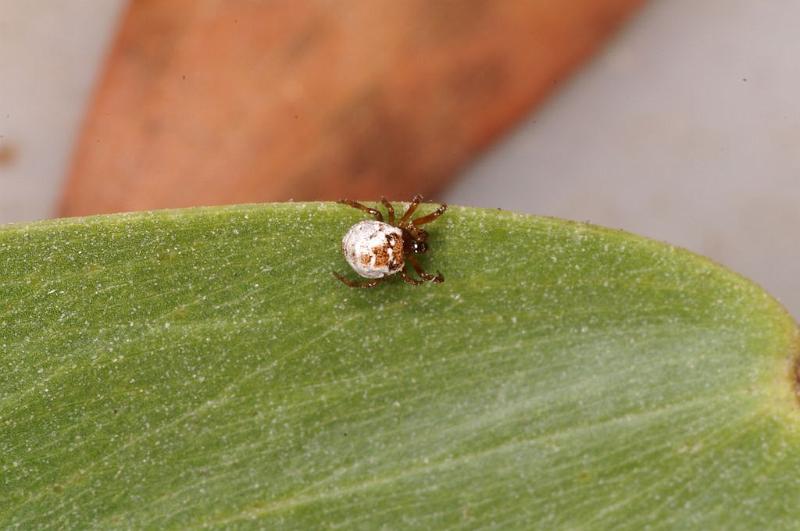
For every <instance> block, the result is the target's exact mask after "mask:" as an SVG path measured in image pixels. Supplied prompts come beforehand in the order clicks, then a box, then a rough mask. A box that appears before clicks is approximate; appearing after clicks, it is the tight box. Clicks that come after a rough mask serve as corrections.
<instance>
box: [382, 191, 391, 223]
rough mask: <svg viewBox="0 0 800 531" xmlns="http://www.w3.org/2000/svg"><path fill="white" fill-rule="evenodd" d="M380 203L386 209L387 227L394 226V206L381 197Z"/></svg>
mask: <svg viewBox="0 0 800 531" xmlns="http://www.w3.org/2000/svg"><path fill="white" fill-rule="evenodd" d="M381 203H383V206H385V207H386V212H387V213H388V214H389V225H394V206H392V204H391V203H390V202H389V201H388V200H387V199H386V198H385V197H383V196H381Z"/></svg>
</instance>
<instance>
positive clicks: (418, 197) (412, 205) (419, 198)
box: [397, 194, 422, 227]
mask: <svg viewBox="0 0 800 531" xmlns="http://www.w3.org/2000/svg"><path fill="white" fill-rule="evenodd" d="M421 201H422V196H421V195H419V194H417V195H415V196H414V199H412V200H411V203H410V204H409V205H408V209H407V210H406V213H405V214H403V217H402V218H400V221H398V222H397V224H398V225H399V226H401V227H402V226H403V225H404V224H405V223H407V222H408V220H409V219H411V215H412V214H413V213H414V211H415V210H416V209H417V207H418V206H419V204H420V202H421Z"/></svg>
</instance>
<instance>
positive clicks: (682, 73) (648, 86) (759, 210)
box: [0, 0, 800, 316]
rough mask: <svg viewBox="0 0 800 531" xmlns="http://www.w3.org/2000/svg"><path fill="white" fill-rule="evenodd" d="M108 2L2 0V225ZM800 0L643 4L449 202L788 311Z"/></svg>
mask: <svg viewBox="0 0 800 531" xmlns="http://www.w3.org/2000/svg"><path fill="white" fill-rule="evenodd" d="M122 6H123V2H122V1H120V0H102V1H101V0H49V1H42V2H35V3H34V2H24V1H21V0H0V223H2V222H11V221H24V220H32V219H40V218H45V217H49V216H51V215H52V212H53V211H54V210H53V208H54V203H55V201H56V198H57V197H58V195H59V192H60V187H61V183H62V180H63V178H64V175H65V173H66V171H67V166H68V164H69V155H70V153H71V150H72V146H73V143H74V141H75V138H76V135H77V132H78V129H79V126H80V119H81V116H82V115H83V112H84V109H85V106H86V103H87V101H88V98H89V96H90V94H91V90H92V86H93V83H94V81H95V78H96V76H97V71H98V67H99V65H100V63H101V61H102V58H103V55H104V53H105V51H106V50H107V47H108V44H109V40H110V38H111V36H112V35H113V32H114V29H115V25H116V24H117V22H118V19H119V15H120V13H121V10H122ZM798 21H800V1H797V0H769V1H766V2H756V1H753V0H703V1H702V2H697V1H692V0H663V1H661V2H657V3H651V4H649V5H648V7H646V8H645V9H644V10H643V11H642V12H641V13H640V14H639V16H637V17H636V18H635V19H634V20H633V21H632V22H631V23H630V24H629V25H628V26H627V27H626V29H625V30H623V32H622V33H621V34H620V35H619V36H617V37H616V38H615V39H614V41H613V42H612V43H611V44H610V45H609V46H608V47H607V49H606V50H605V51H604V52H602V53H601V54H600V55H599V56H598V57H597V58H596V59H595V60H594V61H593V62H592V63H591V64H589V65H588V66H586V67H585V68H584V69H583V70H582V71H581V72H579V73H578V74H577V75H576V76H574V77H573V78H572V79H571V80H570V81H569V82H568V83H567V84H566V86H565V87H562V90H560V91H559V92H558V93H557V94H556V96H554V97H553V98H552V99H551V101H549V102H548V104H547V105H546V106H545V107H544V108H543V109H541V110H540V111H539V112H538V113H537V114H536V115H535V116H533V117H531V118H530V119H529V120H528V121H527V123H524V124H523V125H521V127H519V128H518V130H517V131H516V132H515V133H514V134H512V135H510V136H509V137H508V138H507V139H506V140H505V141H503V142H502V143H500V144H499V145H497V146H496V147H495V148H493V149H492V150H491V151H490V152H489V153H487V154H486V155H485V156H484V157H483V158H482V159H481V160H480V161H479V162H478V163H477V164H475V165H474V166H473V167H471V168H469V169H468V170H467V171H466V172H464V175H463V179H462V180H461V181H460V182H458V183H457V184H456V185H455V186H454V187H453V188H452V189H451V190H450V191H449V192H448V193H447V194H446V197H445V198H446V199H447V200H448V201H450V202H452V203H461V204H467V205H476V206H489V207H502V208H505V209H510V210H517V211H522V212H530V213H536V214H546V215H554V216H559V217H565V218H571V219H579V220H588V221H591V222H593V223H597V224H601V225H607V226H611V227H619V228H624V229H626V230H629V231H632V232H637V233H640V234H644V235H646V236H650V237H653V238H657V239H660V240H665V241H669V242H671V243H674V244H677V245H681V246H684V247H687V248H689V249H692V250H694V251H697V252H699V253H702V254H705V255H708V256H710V257H712V258H714V259H715V260H717V261H719V262H722V263H724V264H726V265H728V266H729V267H731V268H733V269H734V270H737V271H739V272H740V273H742V274H744V275H746V276H749V277H751V278H753V279H755V280H756V281H758V282H759V283H761V284H762V285H763V286H765V287H766V288H767V289H768V290H769V291H771V292H772V293H773V294H774V295H776V296H777V297H778V298H779V299H781V300H782V301H783V302H784V303H785V304H786V305H787V307H789V308H790V310H791V311H792V312H793V313H794V315H795V316H797V315H800V275H799V274H798V264H800V246H798V245H797V244H796V236H795V232H796V227H798V226H800V208H798V206H800V59H798V52H800V37H798V34H800V25H798Z"/></svg>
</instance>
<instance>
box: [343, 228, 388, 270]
mask: <svg viewBox="0 0 800 531" xmlns="http://www.w3.org/2000/svg"><path fill="white" fill-rule="evenodd" d="M342 252H343V253H344V257H345V260H347V263H348V264H350V267H352V268H353V270H354V271H355V272H356V273H358V274H359V275H361V276H362V277H365V278H380V277H385V276H389V275H393V274H395V273H397V272H398V271H400V270H401V269H403V231H401V230H400V229H398V228H397V227H394V226H392V225H389V224H388V223H383V222H382V221H360V222H358V223H356V224H355V225H353V226H352V227H350V230H348V231H347V234H345V235H344V238H342Z"/></svg>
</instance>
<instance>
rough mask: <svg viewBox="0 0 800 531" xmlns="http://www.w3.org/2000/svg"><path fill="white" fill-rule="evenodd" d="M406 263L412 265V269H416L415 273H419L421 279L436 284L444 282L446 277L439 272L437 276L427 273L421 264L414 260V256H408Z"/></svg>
mask: <svg viewBox="0 0 800 531" xmlns="http://www.w3.org/2000/svg"><path fill="white" fill-rule="evenodd" d="M406 261H407V262H409V263H411V267H413V268H414V271H416V272H417V274H418V275H419V276H420V278H421V279H423V280H427V281H429V282H435V283H436V284H439V283H440V282H444V275H442V274H441V273H440V272H438V271H437V272H436V274H435V275H431V274H430V273H426V272H425V270H424V269H422V266H421V265H420V264H419V262H417V259H416V258H414V255H412V254H409V255H408V256H406Z"/></svg>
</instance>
